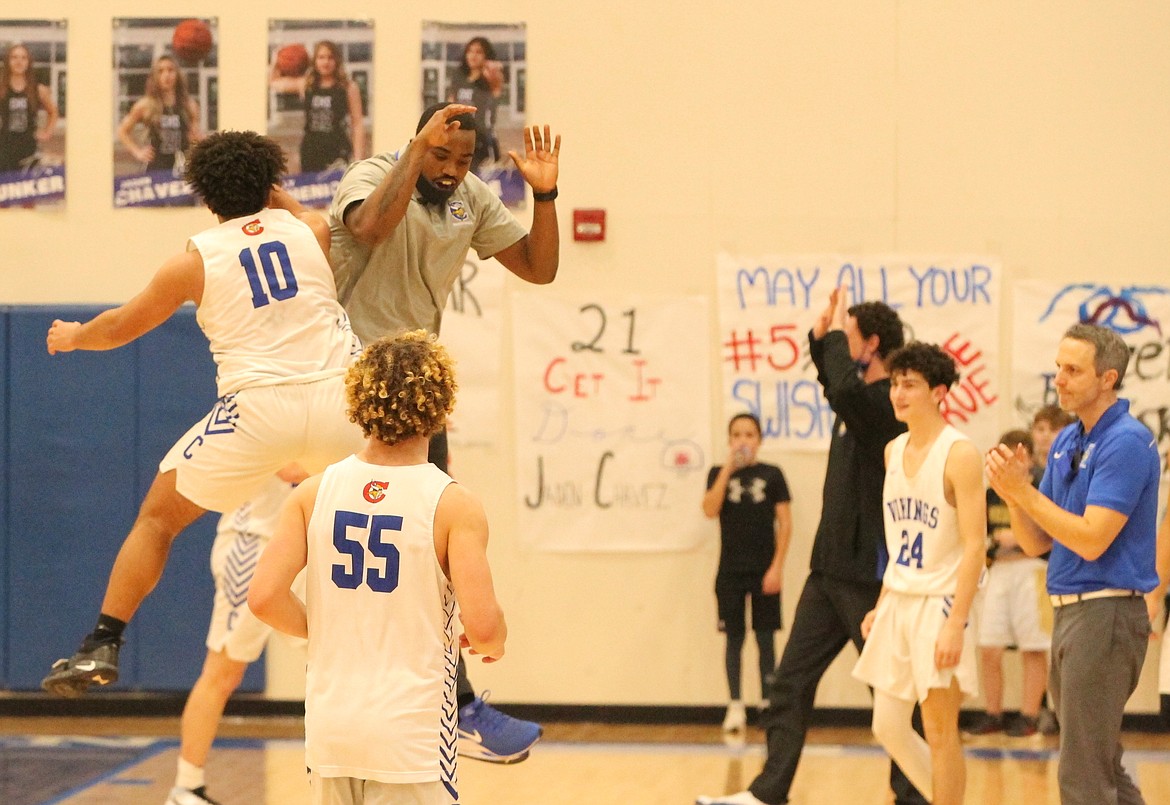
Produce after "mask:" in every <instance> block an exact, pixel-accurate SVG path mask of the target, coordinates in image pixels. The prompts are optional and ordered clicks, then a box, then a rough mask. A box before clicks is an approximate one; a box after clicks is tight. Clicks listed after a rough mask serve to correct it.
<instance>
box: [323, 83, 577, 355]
mask: <svg viewBox="0 0 1170 805" xmlns="http://www.w3.org/2000/svg"><path fill="white" fill-rule="evenodd" d="M474 112H475V107H474V106H465V105H463V104H448V103H439V104H435V105H434V106H431V107H429V108H428V109H427V110H426V111H425V112H423V116H422V119H421V120H420V121H419V124H418V130H417V133H416V135H415V137H414V139H413V140H411V141H410V143H409V144H407V146H406V148H405V149H403V150H402V151H400V152H398V153H396V154H379V155H377V156H374V157H370V158H369V159H364V160H362V161H360V162H355V163H354V164H353V165H351V166H350V167H349V170H347V171H346V173H345V175H344V176H343V177H342V179H341V184H340V185H339V187H338V188H337V193H336V195H335V196H334V198H333V205H332V207H331V209H330V217H331V220H330V225H331V228H332V233H333V245H332V250H331V254H330V259H331V262H332V263H333V267H334V268H333V271H334V277H335V279H336V281H337V293H338V297H339V298H340V300H341V303H342V304H343V305H344V306H345V309H346V311H348V313H349V317H350V319H351V320H352V322H353V328H354V330H355V331H356V332H357V334H358V336H359V337H360V338H361V339H362V341H363V342H365V343H370V342H372V341H373V340H374V339H376V338H378V337H380V336H383V335H387V334H390V333H393V332H396V331H398V330H400V329H402V328H412V329H413V328H419V327H422V328H425V329H427V330H429V331H431V332H433V333H438V332H439V325H440V321H441V319H442V315H443V308H444V306H445V305H446V303H447V297H448V295H449V294H450V293H451V288H452V287H453V286H454V284H455V281H456V280H457V279H458V278H459V273H460V271H461V269H462V267H463V261H464V259H465V258H466V256H467V251H468V249H472V248H474V249H475V251H476V253H477V254H478V255H479V256H480V257H481V258H487V257H495V258H496V259H497V260H499V261H500V262H501V263H502V264H503V265H504V267H505V268H507V269H508V270H509V271H511V272H512V273H513V274H515V275H516V276H518V277H520V278H521V279H523V280H526V281H528V282H532V283H536V284H539V285H543V284H546V283H549V282H552V281H553V278H555V277H556V274H557V264H558V260H559V252H560V244H559V236H558V232H557V214H556V204H555V203H554V199H555V198H556V195H557V168H558V165H557V159H558V156H559V153H560V148H561V138H560V136H559V135H558V136H557V138H556V140H555V141H553V139H552V137H551V135H550V132H549V127H548V126H545V127H544V129H543V132H542V131H541V130H540V128H539V127H537V126H533V127H532V128H531V130H528V129H525V131H524V156H523V157H521V156H519V155H517V154H516V152H514V151H512V152H509V156H511V157H512V160H513V161H514V162H515V163H516V167H517V168H518V169H519V171H520V173H521V175H522V176H523V177H524V181H525V182H527V183H528V184H529V185H530V186H531V187H532V194H533V198H534V199H535V205H534V209H533V213H532V231H531V232H525V231H524V227H523V226H521V225H520V224H519V222H517V221H516V219H515V218H514V217H512V214H511V213H510V212H509V211H508V209H507V208H506V207H505V206H504V205H503V204H502V203H501V202H500V200H499V198H497V197H496V195H495V193H493V192H492V190H491V189H490V188H489V187H488V186H487V185H486V184H484V183H483V181H481V180H480V179H479V177H477V176H476V175H475V174H473V173H470V172H469V169H470V167H471V160H472V156H473V154H474V152H475V125H474V118H473V116H472V115H473V113H474Z"/></svg>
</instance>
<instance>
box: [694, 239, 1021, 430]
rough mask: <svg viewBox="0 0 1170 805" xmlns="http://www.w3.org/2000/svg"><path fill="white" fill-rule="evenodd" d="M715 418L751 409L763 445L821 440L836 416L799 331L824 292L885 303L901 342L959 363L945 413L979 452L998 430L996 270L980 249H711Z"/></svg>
mask: <svg viewBox="0 0 1170 805" xmlns="http://www.w3.org/2000/svg"><path fill="white" fill-rule="evenodd" d="M716 262H717V274H718V286H719V292H718V297H719V325H720V340H719V350H720V363H721V365H722V367H723V378H722V381H723V394H722V398H723V411H722V417H721V419H722V421H727V420H728V419H729V418H730V417H731V416H732V415H733V414H735V413H738V412H740V411H745V410H747V411H751V412H752V413H754V414H756V415H757V416H758V417H759V418H760V421H761V423H762V425H763V430H764V443H765V445H766V446H768V447H778V448H781V449H792V450H824V449H827V448H828V440H829V434H830V430H831V428H832V424H833V412H832V410H831V409H830V408H829V403H828V401H826V400H825V397H824V394H823V393H822V389H821V386H820V384H819V383H818V382H817V377H816V369H815V368H814V367H813V365H812V360H811V359H810V358H809V354H808V333H809V330H811V329H812V325H813V322H814V321H815V320H816V318H817V316H819V315H820V313H821V312H822V311H823V310H824V309H825V307H826V305H827V304H828V301H829V294H830V292H831V291H832V290H833V288H836V287H838V286H840V287H842V288H844V290H845V293H846V298H847V300H848V304H849V305H853V304H856V303H857V302H862V301H879V302H885V303H886V304H888V305H890V306H891V307H892V308H894V309H895V310H896V311H897V312H898V315H899V316H900V317H901V319H902V322H903V323H904V324H905V326H906V337H907V340H909V339H911V338H916V339H918V340H920V341H927V342H932V343H936V344H938V345H939V346H941V347H942V348H943V349H944V350H946V351H947V352H948V353H949V354H950V355H951V357H953V358H954V359H955V363H956V365H957V367H958V370H959V376H960V379H959V382H958V383H957V384H956V385H955V386H954V387H953V388H952V389H951V391H950V393H949V394H948V395H947V397H946V400H945V402H944V406H943V414H944V416H945V418H946V420H947V422H949V423H950V424H951V425H954V426H955V427H957V428H958V429H959V430H961V431H963V433H965V434H966V435H968V436H969V437H971V438H972V439H973V440H974V441H975V444H976V445H977V446H978V447H979V448H980V449H986V448H987V447H990V446H991V445H992V444H994V442H995V440H996V439H997V438H998V437H999V433H1000V422H999V412H998V409H999V407H1000V406H999V405H998V403H999V402H1000V398H1001V392H1000V389H999V381H998V380H997V374H996V373H997V371H998V370H997V368H996V367H998V366H999V309H1000V305H1001V301H1002V300H1001V298H1000V268H999V263H998V262H997V261H995V260H992V259H985V258H978V257H962V256H954V257H926V258H915V257H904V256H889V257H882V256H876V257H870V256H848V255H815V256H794V257H789V256H769V257H762V258H757V257H743V256H739V255H730V254H720V255H718V258H717V261H716Z"/></svg>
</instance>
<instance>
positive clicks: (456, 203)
mask: <svg viewBox="0 0 1170 805" xmlns="http://www.w3.org/2000/svg"><path fill="white" fill-rule="evenodd" d="M447 209H449V210H450V211H451V217H452V218H454V219H455V220H456V221H468V220H470V219H471V215H470V214H469V213H468V212H467V207H465V206H463V202H462V201H460V200H459V199H451V200H450V201H448V202H447Z"/></svg>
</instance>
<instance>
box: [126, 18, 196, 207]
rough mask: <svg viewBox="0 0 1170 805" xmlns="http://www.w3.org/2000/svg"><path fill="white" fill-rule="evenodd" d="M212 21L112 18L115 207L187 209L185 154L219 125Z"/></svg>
mask: <svg viewBox="0 0 1170 805" xmlns="http://www.w3.org/2000/svg"><path fill="white" fill-rule="evenodd" d="M218 38H219V37H218V33H217V22H216V20H215V19H214V18H203V19H197V18H186V19H184V18H127V17H121V18H115V19H114V34H113V39H114V206H115V207H192V206H195V205H196V204H198V200H197V199H196V198H195V195H194V194H193V193H192V192H191V188H190V187H189V186H188V185H187V183H186V182H184V181H183V167H184V157H183V154H184V152H185V151H186V150H187V148H189V147H190V146H191V145H192V144H193V143H195V142H197V141H198V140H199V139H200V138H201V137H203V135H204V134H206V133H207V132H210V131H215V130H216V129H217V128H218V127H219V105H218V98H219V56H218V51H217V48H216V43H217V41H218Z"/></svg>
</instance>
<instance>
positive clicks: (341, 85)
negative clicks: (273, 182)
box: [268, 20, 374, 208]
mask: <svg viewBox="0 0 1170 805" xmlns="http://www.w3.org/2000/svg"><path fill="white" fill-rule="evenodd" d="M268 65H269V67H268V136H269V137H272V138H273V139H274V140H276V141H277V142H278V143H280V144H281V147H282V148H284V152H285V156H286V157H287V158H288V173H287V174H286V175H285V178H284V187H285V189H286V190H288V191H289V193H290V194H292V196H293V197H294V198H296V199H297V200H298V201H300V202H301V203H302V204H304V205H305V206H307V207H318V208H323V207H328V206H329V203H330V202H331V201H332V200H333V193H334V192H335V191H336V190H337V184H338V182H340V181H341V175H342V174H343V173H344V172H345V168H346V166H347V165H348V164H349V163H351V162H356V161H357V160H360V159H365V158H366V157H368V156H370V143H371V142H373V135H374V132H373V128H372V125H371V121H372V120H373V110H372V109H371V108H370V99H371V97H372V91H373V76H374V25H373V22H371V21H369V20H269V21H268Z"/></svg>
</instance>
